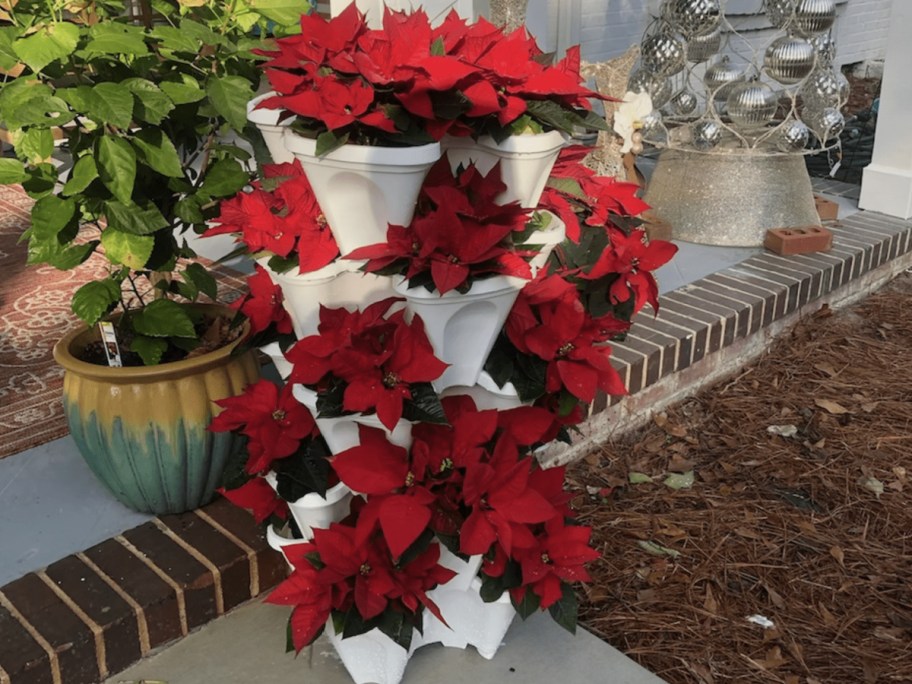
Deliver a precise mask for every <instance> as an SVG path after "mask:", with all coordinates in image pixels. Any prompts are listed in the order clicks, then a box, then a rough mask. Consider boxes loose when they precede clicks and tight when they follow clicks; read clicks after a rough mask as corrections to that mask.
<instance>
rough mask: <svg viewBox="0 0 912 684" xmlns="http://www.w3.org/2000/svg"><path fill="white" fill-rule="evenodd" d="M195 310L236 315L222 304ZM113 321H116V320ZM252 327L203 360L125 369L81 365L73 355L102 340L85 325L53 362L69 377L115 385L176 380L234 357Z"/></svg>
mask: <svg viewBox="0 0 912 684" xmlns="http://www.w3.org/2000/svg"><path fill="white" fill-rule="evenodd" d="M194 308H197V309H199V310H201V311H204V312H207V313H212V314H223V315H227V316H229V317H231V316H233V314H234V311H233V310H232V309H230V308H228V307H227V306H223V305H221V304H196V305H194ZM114 318H115V319H116V318H117V317H114ZM249 327H250V324H249V323H246V322H245V323H244V325H243V327H242V329H241V334H240V335H239V336H238V338H237V339H236V340H234V341H233V342H230V343H228V344H227V345H225V346H224V347H222V348H221V349H216V350H215V351H211V352H209V353H207V354H203V355H202V356H196V357H193V358H189V359H183V360H181V361H172V362H169V363H161V364H158V365H156V366H125V367H122V368H114V367H110V366H99V365H97V364H94V363H87V362H85V361H81V360H80V359H78V358H76V356H75V355H74V354H73V351H74V350H78V349H79V348H80V347H85V345H86V344H88V343H89V342H91V341H93V340H98V339H101V335H100V333H99V332H98V329H97V328H93V329H91V330H90V329H89V328H87V327H86V326H84V325H83V326H80V327H79V328H76V329H75V330H73V331H71V332H69V333H67V334H66V335H64V336H63V337H62V338H61V339H60V340H59V341H58V342H57V344H55V345H54V360H55V361H56V362H57V363H58V364H59V365H61V366H62V367H63V369H64V370H66V371H68V372H70V373H75V374H77V375H80V376H82V377H86V378H92V379H94V380H102V381H106V382H111V383H114V384H127V383H133V382H158V381H161V380H173V379H178V378H181V377H183V376H186V375H188V374H191V373H199V372H201V371H205V370H207V369H209V368H212V367H214V366H219V365H222V364H224V363H225V362H226V361H227V359H228V357H230V356H231V353H232V352H233V351H234V348H235V347H237V346H238V345H239V344H240V343H241V342H242V341H243V340H244V338H245V337H246V336H247V333H248V331H249Z"/></svg>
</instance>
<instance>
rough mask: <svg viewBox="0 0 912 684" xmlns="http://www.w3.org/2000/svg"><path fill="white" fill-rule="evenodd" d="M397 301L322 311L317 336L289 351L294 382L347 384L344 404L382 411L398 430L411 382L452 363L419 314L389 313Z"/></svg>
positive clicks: (436, 375)
mask: <svg viewBox="0 0 912 684" xmlns="http://www.w3.org/2000/svg"><path fill="white" fill-rule="evenodd" d="M394 302H395V300H394V299H387V300H384V301H383V302H379V303H378V304H374V305H372V306H370V307H368V308H367V309H365V311H363V312H362V311H357V310H355V311H353V312H349V311H348V310H346V309H335V310H333V309H327V308H325V307H324V308H321V310H320V325H319V327H318V332H317V334H316V335H310V336H308V337H305V338H304V339H302V340H300V341H298V342H297V343H296V344H295V345H294V346H293V347H292V348H291V349H290V350H289V351H288V352H287V354H286V357H287V358H288V360H289V361H290V362H291V363H292V364H293V370H292V373H291V376H290V381H291V382H300V383H303V384H305V385H310V386H314V387H317V388H318V391H319V388H320V387H321V386H326V385H329V384H332V383H333V382H335V381H341V382H343V383H344V384H345V390H344V393H343V397H342V408H343V409H344V410H345V411H352V412H356V413H365V412H368V411H372V410H374V411H376V413H377V417H378V418H379V419H380V422H381V423H383V424H384V425H385V426H386V427H387V428H389V429H390V430H392V429H393V428H394V427H395V425H396V423H397V422H398V421H399V419H400V418H401V417H402V411H403V403H404V402H405V401H407V400H409V399H411V398H412V392H411V389H410V386H411V385H413V384H415V383H429V382H431V381H433V380H436V379H437V378H439V377H440V376H441V375H442V374H443V372H444V371H445V370H446V367H447V365H446V364H445V363H444V362H443V361H441V360H440V359H438V358H437V357H436V356H435V355H434V349H433V347H432V346H431V343H430V341H429V340H428V338H427V334H426V333H425V331H424V324H423V322H422V321H421V318H420V317H419V316H415V317H414V318H413V319H412V322H411V323H407V322H406V320H405V313H404V312H403V311H397V312H394V313H392V314H389V315H387V316H386V317H385V318H384V317H383V316H384V314H386V312H387V311H388V310H389V308H390V307H391V306H392V305H393V303H394Z"/></svg>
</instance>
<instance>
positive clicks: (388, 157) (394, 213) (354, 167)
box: [285, 130, 441, 256]
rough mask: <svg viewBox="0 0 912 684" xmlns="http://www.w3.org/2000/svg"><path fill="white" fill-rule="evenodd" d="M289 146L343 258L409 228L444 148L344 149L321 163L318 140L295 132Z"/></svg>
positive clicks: (289, 134) (288, 138)
mask: <svg viewBox="0 0 912 684" xmlns="http://www.w3.org/2000/svg"><path fill="white" fill-rule="evenodd" d="M285 146H286V147H287V148H288V149H289V150H291V152H293V153H294V156H295V158H296V159H298V160H299V161H300V162H301V166H303V167H304V173H305V174H306V175H307V179H308V180H309V181H310V185H311V187H312V188H313V191H314V195H315V196H316V198H317V202H318V203H319V205H320V208H321V209H322V210H323V213H324V214H326V219H327V221H328V223H329V225H330V227H331V229H332V232H333V235H334V236H335V238H336V242H337V243H338V244H339V250H340V251H341V252H342V254H343V256H344V255H346V254H348V253H349V252H351V251H352V250H354V249H357V248H358V247H363V246H365V245H372V244H376V243H378V242H386V231H387V227H388V226H389V224H394V225H399V226H407V225H408V224H409V223H411V220H412V216H413V215H414V213H415V202H416V201H417V200H418V192H419V191H420V190H421V184H422V183H423V182H424V177H425V176H426V175H427V172H428V171H429V170H430V168H431V166H433V164H434V162H436V161H437V160H438V159H440V154H441V153H440V143H431V144H429V145H420V146H417V147H371V146H367V145H342V146H341V147H339V148H338V149H335V150H333V151H332V152H330V153H329V154H326V155H324V156H322V157H317V156H316V154H315V152H316V147H317V143H316V140H312V139H310V138H305V137H303V136H300V135H298V134H296V133H294V132H293V131H291V130H287V131H286V132H285Z"/></svg>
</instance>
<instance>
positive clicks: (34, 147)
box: [11, 128, 54, 164]
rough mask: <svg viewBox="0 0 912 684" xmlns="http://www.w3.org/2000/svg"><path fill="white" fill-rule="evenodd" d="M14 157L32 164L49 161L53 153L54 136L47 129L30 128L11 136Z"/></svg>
mask: <svg viewBox="0 0 912 684" xmlns="http://www.w3.org/2000/svg"><path fill="white" fill-rule="evenodd" d="M11 137H12V141H13V147H15V148H16V155H17V156H18V157H19V158H20V159H24V160H25V161H27V162H29V163H32V164H40V163H41V162H43V161H46V160H49V159H50V158H51V155H52V154H53V153H54V134H53V133H51V129H49V128H30V129H29V130H27V131H16V132H14V133H12V135H11Z"/></svg>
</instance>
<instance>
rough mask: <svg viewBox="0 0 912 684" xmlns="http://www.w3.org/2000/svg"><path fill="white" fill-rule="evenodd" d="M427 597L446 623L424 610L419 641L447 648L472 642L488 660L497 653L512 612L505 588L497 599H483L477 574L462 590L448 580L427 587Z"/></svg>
mask: <svg viewBox="0 0 912 684" xmlns="http://www.w3.org/2000/svg"><path fill="white" fill-rule="evenodd" d="M428 598H430V599H431V600H432V601H434V603H436V604H437V607H438V608H439V609H440V614H441V615H442V616H443V619H444V620H446V623H447V624H446V625H444V624H443V623H442V622H440V620H438V619H437V618H436V617H434V616H433V615H432V614H431V613H430V611H426V612H425V614H424V635H423V638H422V643H423V644H432V643H441V644H443V645H444V646H448V647H451V648H466V647H467V646H474V647H475V648H476V649H477V650H478V653H479V655H481V656H482V657H483V658H486V659H488V660H490V659H491V658H493V657H494V655H495V654H496V653H497V650H498V649H499V648H500V645H501V643H503V639H504V636H506V634H507V630H508V629H510V624H511V623H512V622H513V618H514V617H515V615H516V610H515V609H514V608H513V603H512V602H511V601H510V595H509V594H508V593H506V592H505V593H504V594H503V596H501V597H500V598H499V599H497V601H494V602H493V603H485V602H484V601H483V600H482V598H481V580H480V579H478V578H477V577H476V578H475V579H473V580H472V583H471V585H470V586H469V588H468V589H466V590H459V589H454V588H451V587H450V582H448V583H447V584H444V585H441V586H439V587H437V588H436V589H432V590H431V591H429V592H428Z"/></svg>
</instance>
